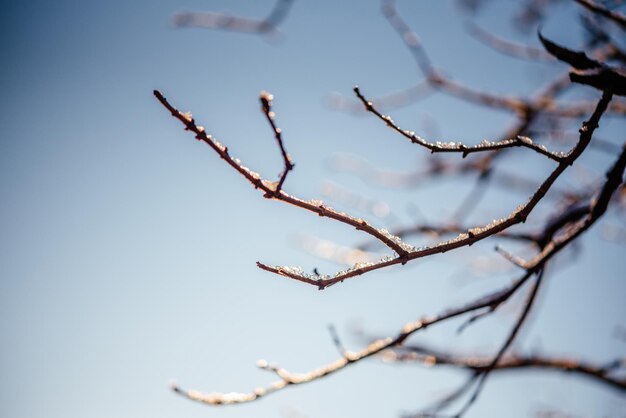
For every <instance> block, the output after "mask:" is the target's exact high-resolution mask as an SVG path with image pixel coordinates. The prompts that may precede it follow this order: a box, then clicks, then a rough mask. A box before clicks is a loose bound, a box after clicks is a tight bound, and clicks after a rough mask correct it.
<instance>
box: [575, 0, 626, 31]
mask: <svg viewBox="0 0 626 418" xmlns="http://www.w3.org/2000/svg"><path fill="white" fill-rule="evenodd" d="M576 2H577V3H578V4H580V5H581V6H583V7H585V8H586V9H588V10H591V11H592V12H594V13H596V14H599V15H600V16H604V17H606V18H608V19H610V20H612V21H613V22H615V23H617V24H618V25H620V26H621V27H622V29H626V16H625V15H623V14H622V13H619V12H616V11H613V10H608V9H606V8H605V7H603V6H602V5H600V4H598V3H596V2H595V1H593V0H576Z"/></svg>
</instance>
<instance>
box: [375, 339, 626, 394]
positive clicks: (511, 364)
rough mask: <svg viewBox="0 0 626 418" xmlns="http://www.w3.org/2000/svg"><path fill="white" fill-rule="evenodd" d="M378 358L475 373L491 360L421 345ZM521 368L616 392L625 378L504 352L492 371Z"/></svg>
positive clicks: (602, 368) (571, 362)
mask: <svg viewBox="0 0 626 418" xmlns="http://www.w3.org/2000/svg"><path fill="white" fill-rule="evenodd" d="M381 357H382V359H383V361H384V362H389V363H396V362H397V363H408V362H419V363H421V364H423V365H425V366H427V367H430V366H452V367H457V368H462V369H466V370H469V371H472V372H475V373H483V372H484V371H485V370H487V368H488V367H489V364H490V363H491V359H488V358H485V357H471V356H459V355H454V354H450V353H447V352H442V351H440V350H432V349H430V348H427V347H423V346H420V345H403V346H401V347H398V348H393V349H390V350H386V351H384V352H382V353H381ZM611 363H618V364H619V365H620V366H621V365H622V363H623V360H616V361H613V362H611ZM520 369H532V370H537V369H539V370H554V371H561V372H566V373H573V374H578V375H580V376H586V377H590V378H592V379H593V380H595V381H597V382H599V383H603V384H606V385H608V386H609V387H612V388H614V389H617V390H619V391H626V379H619V378H616V377H613V376H611V375H610V374H611V372H613V371H614V369H613V368H607V366H606V364H600V365H598V364H592V363H590V362H586V361H581V360H578V359H574V358H564V357H549V356H539V355H507V356H503V357H502V358H501V359H500V361H499V362H498V364H497V365H495V366H494V367H493V369H492V372H499V371H513V370H520Z"/></svg>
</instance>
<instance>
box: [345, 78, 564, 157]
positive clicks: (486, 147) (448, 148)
mask: <svg viewBox="0 0 626 418" xmlns="http://www.w3.org/2000/svg"><path fill="white" fill-rule="evenodd" d="M354 92H355V94H356V95H357V97H358V98H359V100H361V102H362V103H363V105H364V106H365V109H366V110H367V111H368V112H371V113H373V114H374V115H376V117H378V118H379V119H380V120H382V121H383V122H385V123H386V124H387V126H389V127H390V128H391V129H393V130H394V131H396V132H398V133H399V134H400V135H402V136H404V137H405V138H407V139H408V140H409V141H411V142H412V143H414V144H417V145H421V146H422V147H424V148H427V149H429V150H430V151H431V152H433V153H434V152H449V153H452V152H456V153H461V154H462V155H463V157H465V156H467V155H469V154H473V153H476V152H485V151H495V150H501V149H504V148H513V147H525V148H529V149H532V150H533V151H535V152H538V153H539V154H541V155H544V156H546V157H548V158H550V159H551V160H554V161H556V162H561V161H563V159H564V158H565V157H566V155H565V154H563V153H555V152H551V151H548V150H547V149H546V148H545V147H544V146H543V145H538V144H535V143H534V142H533V141H532V139H530V138H528V137H525V136H517V137H516V138H511V139H505V140H502V141H487V140H485V141H483V142H481V143H480V144H478V145H473V146H471V145H465V144H463V143H462V142H440V141H437V142H429V141H428V140H426V139H424V138H422V137H420V136H419V135H416V134H415V132H412V131H408V130H405V129H402V128H400V127H399V126H398V125H397V124H396V123H395V122H394V121H393V119H392V118H391V117H390V116H387V115H383V114H382V113H380V112H379V111H378V110H377V109H376V108H375V107H374V105H373V103H372V102H371V101H369V100H367V99H366V98H365V96H363V95H362V94H361V91H360V90H359V87H358V86H357V87H355V88H354Z"/></svg>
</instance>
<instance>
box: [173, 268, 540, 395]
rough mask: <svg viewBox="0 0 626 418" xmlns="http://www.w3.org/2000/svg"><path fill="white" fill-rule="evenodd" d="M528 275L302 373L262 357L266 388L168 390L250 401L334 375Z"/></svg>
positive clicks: (509, 290)
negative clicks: (269, 379)
mask: <svg viewBox="0 0 626 418" xmlns="http://www.w3.org/2000/svg"><path fill="white" fill-rule="evenodd" d="M530 277H531V274H529V273H527V274H525V275H524V276H522V277H521V278H520V279H518V280H516V281H515V282H514V283H513V284H511V285H510V286H508V287H506V288H504V289H502V290H500V291H497V292H494V293H491V294H489V295H487V296H485V297H481V298H479V299H477V300H475V301H473V302H471V303H469V304H467V305H464V306H461V307H457V308H452V309H448V310H446V311H444V312H442V313H440V314H439V315H437V316H435V317H424V318H421V319H419V320H417V321H414V322H409V323H407V324H406V325H405V326H404V327H403V328H402V330H401V331H400V332H399V333H398V334H397V335H396V336H395V337H387V338H383V339H379V340H376V341H374V342H372V343H371V344H369V345H367V346H366V347H365V348H363V349H362V350H360V351H356V352H353V351H346V352H344V354H343V356H342V357H341V358H339V359H337V360H335V361H333V362H332V363H329V364H327V365H325V366H322V367H320V368H318V369H315V370H312V371H309V372H306V373H293V372H290V371H288V370H286V369H284V368H282V367H279V366H277V365H275V364H270V363H268V362H267V361H265V360H259V361H258V362H257V366H259V367H260V368H262V369H265V370H268V371H271V372H273V373H274V374H276V375H277V376H278V377H279V380H276V381H274V382H273V383H271V384H269V385H268V386H266V387H259V388H256V389H254V390H253V391H251V392H230V393H221V392H213V393H206V394H205V393H202V392H199V391H197V390H185V389H182V388H181V387H179V386H178V385H177V384H175V383H173V384H172V389H173V390H174V391H175V392H176V393H178V394H180V395H183V396H185V397H187V398H189V399H191V400H194V401H198V402H202V403H205V404H209V405H224V404H238V403H247V402H252V401H255V400H257V399H260V398H262V397H264V396H267V395H269V394H271V393H274V392H277V391H279V390H282V389H284V388H286V387H288V386H294V385H300V384H304V383H309V382H313V381H315V380H318V379H321V378H323V377H326V376H329V375H331V374H334V373H336V372H338V371H340V370H343V369H344V368H346V367H348V366H350V365H352V364H355V363H358V362H360V361H362V360H365V359H367V358H369V357H372V356H375V355H377V354H379V353H381V352H382V351H383V350H386V349H389V348H392V347H397V346H400V345H402V344H403V343H404V342H405V341H406V339H407V338H409V337H410V336H411V335H413V334H415V333H417V332H419V331H421V330H424V329H426V328H427V327H430V326H433V325H435V324H437V323H440V322H444V321H446V320H448V319H452V318H456V317H458V316H461V315H464V314H466V313H469V312H473V311H476V310H479V309H482V308H485V307H490V306H498V305H500V304H502V303H503V302H505V301H506V300H508V299H509V298H510V297H511V295H513V294H514V293H515V292H516V291H517V290H518V289H519V288H520V287H521V286H522V285H523V284H524V283H525V282H526V281H527V280H528V279H529V278H530Z"/></svg>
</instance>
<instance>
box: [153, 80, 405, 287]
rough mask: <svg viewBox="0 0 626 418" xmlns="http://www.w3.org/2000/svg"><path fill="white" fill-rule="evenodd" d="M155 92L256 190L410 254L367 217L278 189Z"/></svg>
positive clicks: (401, 254) (308, 279)
mask: <svg viewBox="0 0 626 418" xmlns="http://www.w3.org/2000/svg"><path fill="white" fill-rule="evenodd" d="M154 95H155V97H156V98H157V99H158V100H159V102H160V103H161V104H162V105H163V106H164V107H165V108H166V109H167V110H168V111H169V112H170V113H171V114H172V116H174V117H175V118H176V119H178V120H180V121H181V122H182V123H183V125H185V129H186V130H188V131H191V132H193V133H194V134H195V136H196V139H198V140H199V141H202V142H204V143H206V144H207V145H209V146H210V147H211V148H212V149H213V150H214V151H215V152H216V153H217V154H218V155H219V156H220V157H221V158H222V159H223V160H224V161H226V162H227V163H228V165H230V166H231V167H232V168H234V169H235V170H236V171H237V172H239V174H241V175H242V176H243V177H245V178H246V180H248V181H249V182H250V183H252V185H253V186H254V188H255V189H260V190H262V191H263V192H264V196H265V197H266V198H269V199H275V200H279V201H282V202H285V203H289V204H291V205H294V206H297V207H299V208H302V209H306V210H308V211H310V212H313V213H316V214H317V215H319V216H322V217H327V218H331V219H334V220H336V221H339V222H342V223H345V224H347V225H350V226H352V227H354V228H356V229H357V230H360V231H363V232H365V233H367V234H369V235H371V236H372V237H374V238H376V239H378V240H380V241H381V242H382V243H384V244H385V245H386V246H388V247H389V248H391V249H392V250H393V251H395V252H396V253H397V254H398V259H400V260H402V259H404V258H405V257H406V254H407V253H408V251H407V249H408V248H410V246H408V245H407V244H405V243H404V242H402V240H400V239H399V238H397V237H394V236H392V235H391V234H389V233H388V232H387V231H386V230H384V229H378V228H375V227H373V226H372V225H370V224H369V223H368V222H367V221H365V220H363V219H360V218H354V217H352V216H350V215H348V214H346V213H343V212H338V211H336V210H334V209H332V208H331V207H329V206H327V205H325V204H324V203H323V202H322V201H320V200H303V199H300V198H298V197H295V196H292V195H290V194H288V193H286V192H285V191H284V190H281V189H279V188H278V187H279V186H281V183H280V181H278V182H271V181H268V180H265V179H262V178H261V176H260V175H259V174H258V173H255V172H253V171H251V170H250V169H249V168H247V167H245V166H244V165H242V163H241V161H239V159H236V158H233V157H231V155H230V154H229V152H228V148H226V147H225V146H224V145H222V144H221V143H219V142H218V141H217V140H215V139H214V138H213V137H211V136H210V135H207V133H206V132H205V129H204V127H202V126H198V125H196V123H195V121H194V119H193V117H192V116H191V114H189V113H181V112H180V111H179V110H177V109H176V108H175V107H173V106H172V105H171V104H170V103H169V102H168V101H167V99H166V98H165V97H164V96H163V94H161V92H159V91H158V90H155V91H154ZM262 100H263V99H262ZM268 108H269V107H268ZM266 116H267V117H268V119H271V118H270V117H269V112H268V113H266ZM272 126H274V125H272ZM278 136H280V135H278ZM277 141H278V142H279V145H280V144H282V141H280V140H278V138H277ZM281 152H284V149H283V148H282V147H281ZM284 155H286V154H284ZM285 161H289V158H288V157H286V159H285ZM284 174H285V173H283V176H284ZM283 176H281V179H282V178H283ZM257 264H259V266H260V267H262V266H264V265H263V264H262V263H257ZM262 268H263V267H262ZM297 280H300V281H303V282H305V283H308V284H312V285H315V286H319V285H320V281H319V280H318V279H316V278H314V277H307V276H304V275H300V276H298V278H297ZM321 287H326V286H321Z"/></svg>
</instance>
